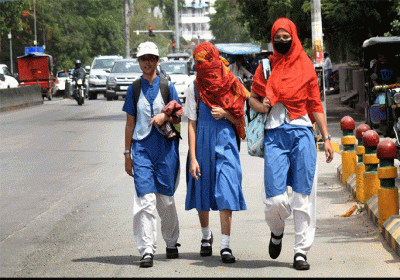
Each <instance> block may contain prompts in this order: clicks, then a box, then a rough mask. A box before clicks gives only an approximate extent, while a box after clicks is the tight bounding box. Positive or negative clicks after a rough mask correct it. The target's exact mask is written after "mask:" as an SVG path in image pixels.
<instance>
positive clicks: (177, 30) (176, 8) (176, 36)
mask: <svg viewBox="0 0 400 280" xmlns="http://www.w3.org/2000/svg"><path fill="white" fill-rule="evenodd" d="M174 14H175V40H176V49H177V50H178V51H179V48H180V47H179V23H178V0H174Z"/></svg>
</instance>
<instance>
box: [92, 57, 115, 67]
mask: <svg viewBox="0 0 400 280" xmlns="http://www.w3.org/2000/svg"><path fill="white" fill-rule="evenodd" d="M114 62H115V58H113V59H95V61H94V63H93V69H110V68H111V67H112V66H113V65H114Z"/></svg>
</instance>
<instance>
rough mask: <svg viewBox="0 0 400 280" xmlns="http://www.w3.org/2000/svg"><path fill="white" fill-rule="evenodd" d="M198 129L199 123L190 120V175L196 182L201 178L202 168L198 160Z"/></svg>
mask: <svg viewBox="0 0 400 280" xmlns="http://www.w3.org/2000/svg"><path fill="white" fill-rule="evenodd" d="M196 129H197V121H194V120H191V119H189V124H188V139H189V157H190V167H189V173H190V175H192V177H193V178H195V179H196V180H198V179H199V176H201V173H200V166H199V163H198V162H197V158H196Z"/></svg>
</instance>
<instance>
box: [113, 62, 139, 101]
mask: <svg viewBox="0 0 400 280" xmlns="http://www.w3.org/2000/svg"><path fill="white" fill-rule="evenodd" d="M107 71H109V76H108V77H107V83H106V94H105V97H106V98H107V100H109V101H110V100H113V99H114V100H116V99H118V97H119V96H122V97H124V98H125V96H126V91H127V89H128V86H129V85H131V84H132V83H133V81H135V80H136V79H138V78H140V76H141V75H142V70H141V69H140V66H139V62H138V61H137V60H136V59H121V60H116V61H115V63H114V66H113V67H112V68H111V70H107Z"/></svg>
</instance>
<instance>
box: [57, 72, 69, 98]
mask: <svg viewBox="0 0 400 280" xmlns="http://www.w3.org/2000/svg"><path fill="white" fill-rule="evenodd" d="M70 81H71V78H70V72H69V71H68V70H64V71H58V72H57V74H56V94H65V90H66V84H67V83H69V82H70Z"/></svg>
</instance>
